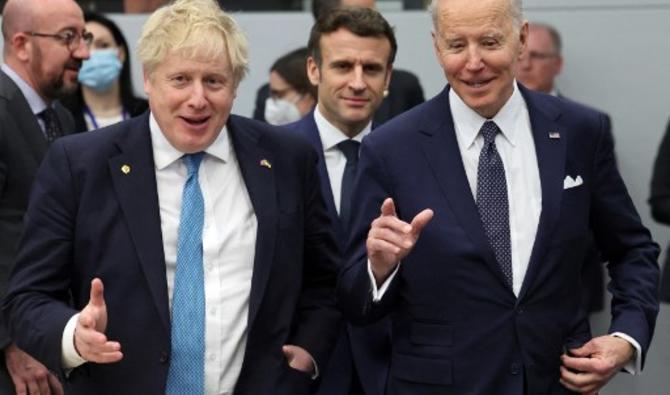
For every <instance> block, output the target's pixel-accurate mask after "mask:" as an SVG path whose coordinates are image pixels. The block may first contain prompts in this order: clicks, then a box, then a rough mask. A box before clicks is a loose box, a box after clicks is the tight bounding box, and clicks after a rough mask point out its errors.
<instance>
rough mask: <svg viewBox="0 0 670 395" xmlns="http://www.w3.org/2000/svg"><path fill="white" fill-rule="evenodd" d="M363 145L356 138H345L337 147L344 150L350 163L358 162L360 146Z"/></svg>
mask: <svg viewBox="0 0 670 395" xmlns="http://www.w3.org/2000/svg"><path fill="white" fill-rule="evenodd" d="M360 146H361V143H359V142H358V141H356V140H351V139H350V140H344V141H342V142H340V143H339V144H337V148H339V149H340V151H342V153H343V154H344V156H345V157H346V158H347V162H348V163H357V162H358V148H359V147H360Z"/></svg>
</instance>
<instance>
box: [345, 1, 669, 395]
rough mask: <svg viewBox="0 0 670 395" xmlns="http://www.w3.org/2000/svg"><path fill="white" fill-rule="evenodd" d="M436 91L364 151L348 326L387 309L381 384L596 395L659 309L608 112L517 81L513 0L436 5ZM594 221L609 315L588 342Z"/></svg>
mask: <svg viewBox="0 0 670 395" xmlns="http://www.w3.org/2000/svg"><path fill="white" fill-rule="evenodd" d="M431 10H432V15H433V21H434V27H435V29H434V32H433V39H434V47H435V52H436V54H437V58H438V61H439V62H440V65H441V66H442V68H443V69H444V72H445V75H446V77H447V80H448V81H449V85H448V87H446V88H445V89H444V90H443V91H442V92H441V93H440V94H438V95H437V96H436V97H434V98H433V99H431V100H429V101H428V102H426V103H425V104H423V105H420V106H418V107H416V108H415V109H413V110H410V111H409V112H407V113H405V114H403V115H401V116H399V117H398V118H396V120H395V121H391V122H389V123H387V124H385V125H384V126H382V127H380V128H379V129H376V130H375V131H374V132H373V133H372V134H371V135H370V136H368V137H367V138H366V139H365V141H364V142H363V145H362V147H361V159H360V163H359V175H358V177H357V181H356V186H355V188H354V195H353V199H354V200H355V201H356V202H357V206H355V209H354V213H353V225H352V227H353V230H352V239H351V240H352V242H351V243H350V246H349V249H348V250H349V251H348V254H349V262H348V264H347V267H346V268H345V270H344V271H343V272H342V274H341V278H340V280H341V281H340V285H339V295H340V296H341V298H342V304H343V306H344V308H345V309H346V312H347V313H348V314H349V316H350V317H351V318H352V319H354V320H360V321H362V322H364V321H369V320H374V319H377V318H379V317H382V316H385V315H387V314H389V313H392V322H393V350H392V357H391V369H390V373H389V384H388V392H389V393H391V394H413V395H421V394H445V393H449V394H463V395H464V394H565V393H573V392H578V393H583V394H594V393H596V392H597V391H598V389H599V388H601V387H602V386H603V385H605V384H606V383H607V381H608V380H609V379H610V378H611V377H612V376H613V375H614V374H616V373H617V372H618V371H619V370H621V369H626V370H629V371H631V372H633V373H636V372H639V371H640V369H641V366H642V362H643V360H644V357H645V355H646V353H647V350H648V347H649V344H650V341H651V338H652V334H653V330H654V325H655V320H656V315H657V312H658V300H657V285H658V266H657V262H656V259H657V255H658V246H657V245H656V244H655V243H654V242H653V241H652V240H651V238H650V235H649V232H648V231H647V229H646V228H644V226H642V224H641V223H640V219H639V217H638V215H637V213H636V211H635V208H634V206H633V203H632V201H631V199H630V197H629V196H628V193H627V191H626V187H625V186H624V183H623V181H622V179H621V177H620V175H619V173H618V171H617V168H616V165H615V161H614V154H613V144H612V139H611V137H610V134H609V133H608V130H609V124H608V121H607V118H606V117H605V116H604V115H603V114H601V113H598V112H595V111H593V110H590V109H588V108H585V107H583V106H580V105H578V104H575V103H572V102H569V101H566V100H563V99H560V98H555V97H552V96H549V95H544V94H539V93H535V92H531V91H528V90H527V89H525V88H523V87H522V86H521V85H518V84H517V83H516V82H515V81H514V77H513V70H514V64H515V62H516V61H517V59H518V57H519V55H520V54H521V52H522V50H523V48H524V46H525V43H526V40H527V36H528V24H527V22H524V21H523V19H522V13H521V2H520V1H519V0H482V1H477V2H472V1H468V0H435V1H433V4H432V7H431ZM591 231H592V232H593V234H594V235H595V240H596V242H597V244H598V247H599V248H600V249H601V251H602V252H603V253H604V254H605V257H606V258H607V261H608V262H609V263H608V269H609V273H610V277H611V278H612V283H611V284H610V287H609V288H610V291H611V293H612V295H613V302H612V324H611V327H610V331H609V333H608V334H606V335H603V336H597V337H594V338H592V336H591V333H590V328H589V326H588V320H587V317H586V314H585V312H584V311H583V309H582V308H581V305H582V301H581V292H580V287H581V278H580V277H581V276H580V273H581V263H582V261H583V255H584V251H585V248H586V240H588V238H587V237H586V236H588V235H589V232H591Z"/></svg>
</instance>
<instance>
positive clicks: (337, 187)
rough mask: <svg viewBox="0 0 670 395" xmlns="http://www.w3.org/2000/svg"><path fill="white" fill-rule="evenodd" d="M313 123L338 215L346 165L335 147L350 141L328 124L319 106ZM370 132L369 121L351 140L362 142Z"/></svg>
mask: <svg viewBox="0 0 670 395" xmlns="http://www.w3.org/2000/svg"><path fill="white" fill-rule="evenodd" d="M314 121H315V122H316V127H317V128H318V129H319V135H320V136H321V144H322V145H323V155H324V157H325V160H326V169H327V170H328V179H329V180H330V190H331V191H333V200H334V202H335V209H336V210H337V212H338V214H339V212H340V199H341V197H342V196H341V191H342V178H343V176H344V167H345V166H346V164H347V157H346V156H344V153H342V150H340V149H339V148H338V147H337V145H338V144H339V143H341V142H343V141H345V140H350V139H349V137H348V136H347V135H346V134H344V133H342V131H341V130H339V129H338V128H336V127H335V126H334V125H333V124H332V123H330V122H328V120H327V119H326V118H325V117H324V116H323V115H322V114H321V112H319V106H316V108H315V109H314ZM371 130H372V121H370V122H369V123H368V124H367V126H365V128H363V130H362V131H361V132H360V133H358V134H357V135H356V136H354V138H352V139H351V140H356V141H358V142H359V143H360V142H361V141H363V137H365V136H367V135H368V134H369V133H370V131H371Z"/></svg>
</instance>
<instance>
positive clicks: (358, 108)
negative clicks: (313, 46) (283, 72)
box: [307, 28, 391, 137]
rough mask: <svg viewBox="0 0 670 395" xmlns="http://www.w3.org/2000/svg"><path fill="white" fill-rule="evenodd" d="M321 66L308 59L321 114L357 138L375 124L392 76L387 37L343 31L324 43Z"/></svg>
mask: <svg viewBox="0 0 670 395" xmlns="http://www.w3.org/2000/svg"><path fill="white" fill-rule="evenodd" d="M320 48H321V65H318V64H317V62H316V60H315V59H314V58H312V57H309V58H308V59H307V74H308V76H309V79H310V81H311V82H312V84H314V85H318V87H319V89H318V107H319V111H320V112H321V114H322V115H323V116H324V117H325V118H326V119H327V120H328V121H329V122H330V123H332V124H333V125H335V126H336V127H337V128H338V129H339V130H341V131H342V132H343V133H345V134H346V135H348V136H349V137H353V136H355V135H357V134H358V133H360V131H361V130H363V128H364V127H365V126H366V125H367V124H368V123H369V122H370V121H371V120H372V117H373V115H374V112H375V111H376V110H377V108H378V107H379V105H380V104H381V102H382V100H383V99H384V90H385V89H386V88H387V87H388V83H389V81H390V75H391V66H390V65H389V57H390V54H391V44H390V43H389V40H388V39H387V38H386V37H361V36H357V35H355V34H353V33H352V32H350V31H349V30H346V29H344V28H340V29H338V30H336V31H334V32H332V33H329V34H324V35H323V36H322V37H321V40H320Z"/></svg>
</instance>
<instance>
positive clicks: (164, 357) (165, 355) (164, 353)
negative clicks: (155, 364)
mask: <svg viewBox="0 0 670 395" xmlns="http://www.w3.org/2000/svg"><path fill="white" fill-rule="evenodd" d="M169 359H170V355H169V354H168V352H167V351H161V357H160V359H159V361H160V362H161V363H167V362H168V360H169Z"/></svg>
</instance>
